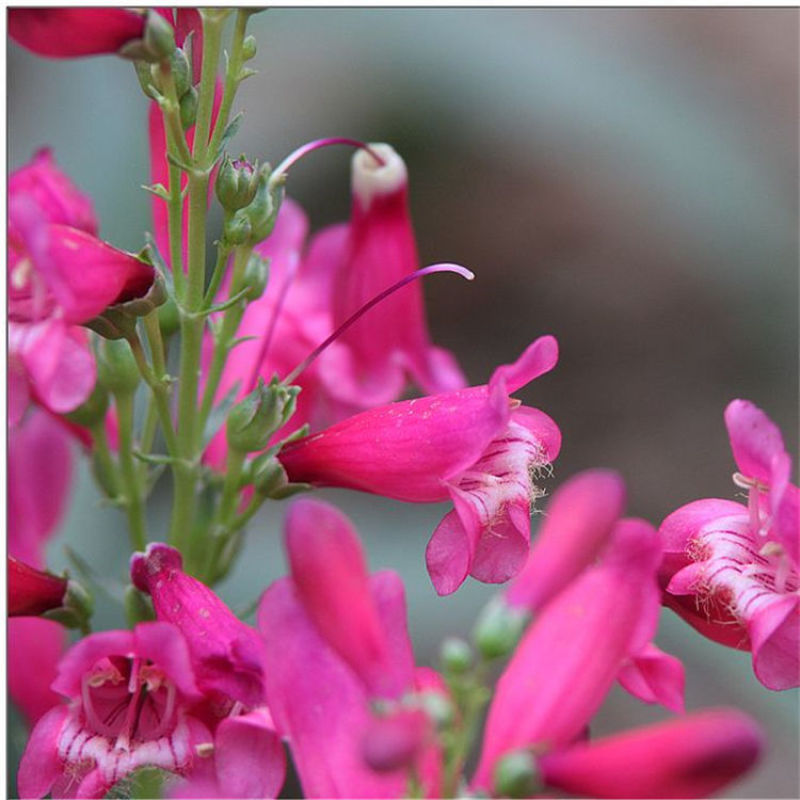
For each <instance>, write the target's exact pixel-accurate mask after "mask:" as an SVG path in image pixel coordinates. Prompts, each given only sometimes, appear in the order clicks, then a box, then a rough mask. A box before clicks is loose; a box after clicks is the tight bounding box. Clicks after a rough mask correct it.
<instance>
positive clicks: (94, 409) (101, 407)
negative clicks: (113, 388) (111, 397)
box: [64, 383, 108, 428]
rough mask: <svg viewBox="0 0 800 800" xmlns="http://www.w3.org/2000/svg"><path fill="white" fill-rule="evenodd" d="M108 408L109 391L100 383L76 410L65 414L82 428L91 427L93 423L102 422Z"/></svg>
mask: <svg viewBox="0 0 800 800" xmlns="http://www.w3.org/2000/svg"><path fill="white" fill-rule="evenodd" d="M107 410H108V391H107V390H106V389H105V388H104V387H103V386H101V385H100V384H98V383H95V385H94V389H93V390H92V393H91V394H90V395H89V397H88V398H87V399H86V400H85V401H84V402H83V404H82V405H79V406H78V407H77V408H76V409H75V410H74V411H70V412H69V413H68V414H65V415H64V416H65V417H66V419H68V420H69V421H70V422H74V423H75V424H76V425H80V426H81V427H82V428H91V427H92V425H94V424H96V423H98V422H101V421H102V420H103V419H104V418H105V415H106V411H107Z"/></svg>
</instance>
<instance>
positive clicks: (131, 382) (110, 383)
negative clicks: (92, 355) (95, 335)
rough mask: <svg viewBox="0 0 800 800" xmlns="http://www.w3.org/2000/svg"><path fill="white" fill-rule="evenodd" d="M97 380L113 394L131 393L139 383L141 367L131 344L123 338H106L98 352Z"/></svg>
mask: <svg viewBox="0 0 800 800" xmlns="http://www.w3.org/2000/svg"><path fill="white" fill-rule="evenodd" d="M97 380H98V383H100V385H101V386H103V387H105V388H106V389H108V391H110V392H111V393H112V394H131V393H133V392H135V391H136V387H137V386H138V385H139V368H138V367H137V366H136V359H135V358H134V357H133V353H132V352H131V348H130V345H129V344H128V342H127V341H125V340H123V339H106V340H105V341H103V342H101V344H100V347H99V348H98V352H97Z"/></svg>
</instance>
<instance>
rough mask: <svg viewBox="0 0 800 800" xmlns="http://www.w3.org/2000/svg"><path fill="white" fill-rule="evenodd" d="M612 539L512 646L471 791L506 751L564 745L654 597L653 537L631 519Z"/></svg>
mask: <svg viewBox="0 0 800 800" xmlns="http://www.w3.org/2000/svg"><path fill="white" fill-rule="evenodd" d="M616 539H617V541H618V542H619V544H620V548H619V549H620V552H619V553H616V552H615V553H612V554H611V555H610V556H609V557H607V558H606V559H605V560H604V561H603V562H602V563H601V564H600V565H598V566H597V567H594V568H592V569H589V570H586V571H585V572H584V573H583V574H582V575H581V576H580V577H578V578H577V580H575V581H574V582H573V583H572V584H571V585H570V586H568V587H567V588H565V589H564V590H563V591H562V592H561V593H560V594H559V595H558V596H557V597H556V598H555V599H553V600H552V601H551V602H550V603H548V604H547V605H546V606H545V607H544V609H543V610H542V613H541V615H540V616H539V617H538V619H537V620H536V622H535V623H534V624H533V625H531V626H530V627H529V629H528V631H527V633H526V634H525V636H524V637H523V639H522V641H521V642H520V644H519V646H518V647H517V650H516V652H515V653H514V655H513V657H512V659H511V661H510V662H509V664H508V666H507V667H506V670H505V672H504V673H503V675H502V676H501V678H500V680H499V682H498V684H497V688H496V691H495V696H494V699H493V701H492V704H491V707H490V709H489V717H488V720H487V724H486V728H485V733H484V742H483V750H482V753H481V759H480V762H479V765H478V769H477V772H476V776H475V780H474V785H475V787H476V788H479V789H488V788H490V787H491V781H492V773H493V770H494V766H495V764H496V763H497V761H498V759H499V758H500V757H501V756H502V755H504V754H505V753H507V752H510V751H512V750H516V749H518V748H520V747H530V746H535V745H546V746H548V747H559V746H562V745H564V744H567V743H568V742H570V741H571V740H572V739H574V738H575V737H576V736H577V735H578V734H579V733H580V732H581V730H582V729H583V728H584V726H585V725H586V724H587V723H588V721H589V720H590V718H591V717H592V715H593V714H594V713H595V711H596V710H597V709H598V708H599V706H600V704H601V703H602V701H603V699H604V697H605V695H606V693H607V692H608V690H609V689H610V688H611V685H612V684H613V682H614V679H615V678H616V676H617V673H618V672H619V669H620V667H621V665H622V662H623V661H624V659H625V657H626V656H627V654H628V653H629V652H630V648H631V646H632V643H633V641H634V639H635V637H636V636H637V635H638V634H639V632H640V627H641V625H640V618H641V614H642V610H641V607H642V604H643V603H644V602H645V601H646V600H648V599H649V596H650V595H651V593H652V592H654V591H655V569H656V567H657V561H658V555H659V552H660V551H659V548H658V541H657V538H656V534H655V531H654V530H653V529H652V528H651V527H650V526H649V525H647V524H646V523H644V522H642V521H639V520H623V521H621V522H620V523H618V525H617V532H616ZM554 664H555V665H557V669H554V668H553V665H554ZM521 709H524V710H525V713H524V714H523V713H520V710H521Z"/></svg>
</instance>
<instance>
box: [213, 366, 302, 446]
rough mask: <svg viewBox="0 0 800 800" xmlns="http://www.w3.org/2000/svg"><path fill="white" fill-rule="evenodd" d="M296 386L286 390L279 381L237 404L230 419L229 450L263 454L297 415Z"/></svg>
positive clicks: (259, 386) (259, 387)
mask: <svg viewBox="0 0 800 800" xmlns="http://www.w3.org/2000/svg"><path fill="white" fill-rule="evenodd" d="M299 391H300V390H299V389H298V388H297V387H296V386H285V385H284V384H282V383H281V382H280V381H279V380H278V378H277V377H275V378H273V379H272V381H270V383H269V384H268V385H267V384H265V383H264V382H263V380H259V383H258V386H256V388H255V389H254V390H253V391H252V392H250V394H248V395H247V396H246V397H245V398H244V399H243V400H241V401H240V402H239V403H237V404H236V405H235V406H234V407H233V408H232V409H231V411H230V414H229V415H228V423H227V427H226V432H227V438H228V446H229V447H231V448H233V449H234V450H238V451H239V452H242V453H252V452H255V451H257V450H263V449H264V448H265V447H266V446H267V444H268V443H269V440H270V437H271V436H272V434H273V433H275V431H277V430H278V428H280V427H281V426H282V425H284V424H285V423H286V421H287V420H288V419H289V417H290V416H291V415H292V414H293V413H294V408H295V404H296V398H297V393H298V392H299Z"/></svg>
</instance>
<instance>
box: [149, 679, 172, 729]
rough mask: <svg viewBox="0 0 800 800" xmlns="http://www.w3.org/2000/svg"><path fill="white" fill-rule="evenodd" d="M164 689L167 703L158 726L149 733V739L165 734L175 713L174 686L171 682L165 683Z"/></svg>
mask: <svg viewBox="0 0 800 800" xmlns="http://www.w3.org/2000/svg"><path fill="white" fill-rule="evenodd" d="M164 688H165V689H166V692H167V701H166V704H165V705H164V711H163V712H162V714H161V720H160V721H159V723H158V726H157V727H156V729H155V730H154V731H152V733H150V738H151V739H159V738H160V737H161V736H163V735H164V734H166V733H167V731H168V729H169V727H170V724H171V723H172V717H173V714H174V713H175V694H176V691H175V686H174V685H173V684H172V682H171V681H166V683H165V684H164Z"/></svg>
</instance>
